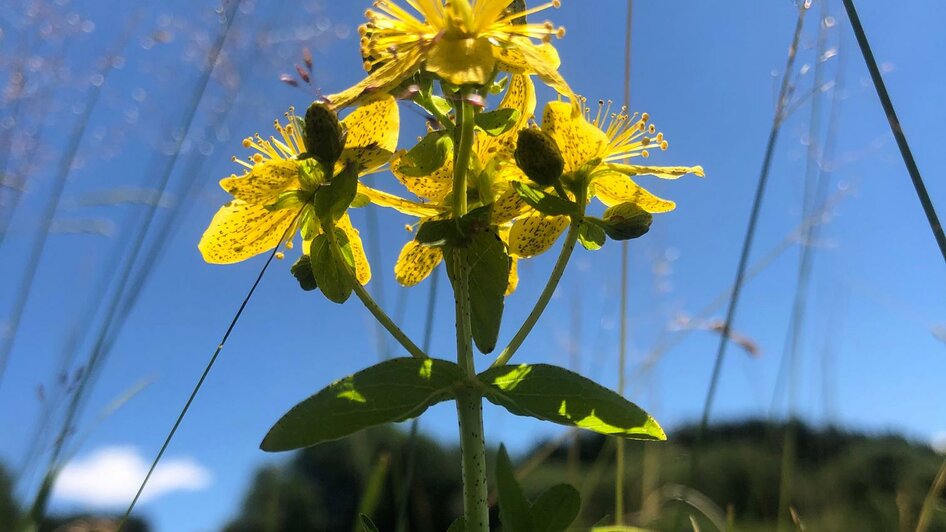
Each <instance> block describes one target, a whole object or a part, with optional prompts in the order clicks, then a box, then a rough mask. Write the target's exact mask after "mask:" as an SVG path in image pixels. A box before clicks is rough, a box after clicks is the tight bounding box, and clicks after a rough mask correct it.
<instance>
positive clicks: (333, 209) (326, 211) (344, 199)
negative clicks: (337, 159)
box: [315, 165, 358, 226]
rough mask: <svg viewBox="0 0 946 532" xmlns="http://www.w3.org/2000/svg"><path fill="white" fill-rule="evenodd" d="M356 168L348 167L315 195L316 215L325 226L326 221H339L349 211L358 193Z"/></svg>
mask: <svg viewBox="0 0 946 532" xmlns="http://www.w3.org/2000/svg"><path fill="white" fill-rule="evenodd" d="M357 170H358V169H357V167H355V166H353V165H352V166H347V167H345V169H344V170H342V171H341V172H339V173H338V174H337V175H336V176H335V177H333V178H332V180H331V181H329V183H328V185H324V186H322V187H320V188H319V189H318V191H317V192H316V194H315V213H316V215H317V216H318V217H319V219H320V220H323V226H325V225H326V223H325V222H326V221H328V220H329V218H331V220H333V221H334V220H338V219H339V218H341V217H342V215H343V214H345V211H346V210H348V206H349V205H351V203H352V201H354V200H355V194H357V193H358V171H357Z"/></svg>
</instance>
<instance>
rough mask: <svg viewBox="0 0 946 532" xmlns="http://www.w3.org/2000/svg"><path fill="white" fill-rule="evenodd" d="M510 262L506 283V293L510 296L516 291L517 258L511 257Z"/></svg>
mask: <svg viewBox="0 0 946 532" xmlns="http://www.w3.org/2000/svg"><path fill="white" fill-rule="evenodd" d="M511 258H512V263H511V265H510V267H509V284H507V285H506V294H505V295H507V296H511V295H512V293H513V292H515V291H516V288H517V287H518V286H519V259H518V258H517V257H511Z"/></svg>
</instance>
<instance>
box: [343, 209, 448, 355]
mask: <svg viewBox="0 0 946 532" xmlns="http://www.w3.org/2000/svg"><path fill="white" fill-rule="evenodd" d="M325 234H326V235H328V240H329V243H330V244H331V246H332V253H333V254H335V256H336V257H337V258H338V260H341V261H342V262H344V259H342V258H341V257H342V252H341V249H339V247H338V240H336V238H335V226H334V225H332V230H331V231H326V232H325ZM344 269H345V271H347V272H348V280H349V282H351V286H352V289H353V290H354V291H355V294H356V295H357V296H358V299H360V300H361V302H362V303H363V304H364V305H365V308H367V309H368V312H371V315H372V316H374V317H375V319H376V320H378V323H380V324H381V326H382V327H384V328H385V329H387V331H388V332H389V333H391V336H393V337H394V339H395V340H397V342H398V343H399V344H401V345H402V346H403V347H404V349H407V352H408V353H410V354H411V356H412V357H414V358H422V359H423V358H430V357H429V356H428V355H427V353H425V352H424V350H423V349H421V348H419V347H417V344H415V343H414V342H413V341H412V340H411V339H410V338H408V337H407V335H406V334H404V331H402V330H401V328H400V327H398V326H397V324H396V323H394V320H392V319H391V317H390V316H388V315H387V313H386V312H384V309H382V308H381V306H380V305H378V303H377V302H376V301H375V300H374V298H373V297H371V294H369V293H368V291H367V290H365V287H364V286H361V283H359V282H358V278H357V276H356V275H355V272H354V271H352V269H351V268H350V267H349V268H344Z"/></svg>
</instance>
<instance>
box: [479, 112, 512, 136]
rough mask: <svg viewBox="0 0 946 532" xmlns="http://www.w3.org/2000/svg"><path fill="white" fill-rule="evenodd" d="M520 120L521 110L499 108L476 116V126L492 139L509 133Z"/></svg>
mask: <svg viewBox="0 0 946 532" xmlns="http://www.w3.org/2000/svg"><path fill="white" fill-rule="evenodd" d="M518 120H519V110H518V109H510V108H508V107H507V108H499V109H495V110H493V111H487V112H484V113H479V114H478V115H476V125H477V126H479V128H480V129H482V130H483V131H485V132H486V134H487V135H489V136H491V137H496V136H498V135H502V134H503V133H505V132H507V131H509V130H510V129H511V128H512V127H513V126H515V125H516V122H518Z"/></svg>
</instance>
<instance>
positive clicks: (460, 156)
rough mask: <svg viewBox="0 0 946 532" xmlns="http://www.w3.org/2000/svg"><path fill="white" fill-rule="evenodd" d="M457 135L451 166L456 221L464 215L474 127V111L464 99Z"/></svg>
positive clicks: (461, 104)
mask: <svg viewBox="0 0 946 532" xmlns="http://www.w3.org/2000/svg"><path fill="white" fill-rule="evenodd" d="M459 120H460V123H459V131H460V133H459V135H460V137H459V138H458V139H457V151H456V158H455V159H454V166H453V215H454V217H455V218H457V220H459V219H460V217H461V216H463V215H464V214H466V211H467V204H466V173H467V168H469V166H470V156H471V155H472V154H473V133H474V129H475V127H476V109H475V108H474V107H473V106H472V105H470V104H469V103H468V102H467V101H466V99H465V98H464V99H463V100H461V103H460V116H459Z"/></svg>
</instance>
